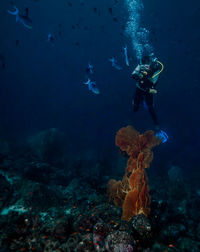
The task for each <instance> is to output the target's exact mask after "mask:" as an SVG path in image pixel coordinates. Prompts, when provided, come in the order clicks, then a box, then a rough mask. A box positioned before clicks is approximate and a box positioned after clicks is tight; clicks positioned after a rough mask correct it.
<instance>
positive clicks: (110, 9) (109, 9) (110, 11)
mask: <svg viewBox="0 0 200 252" xmlns="http://www.w3.org/2000/svg"><path fill="white" fill-rule="evenodd" d="M108 12H109V13H110V15H111V16H112V14H113V10H112V8H111V7H110V8H108Z"/></svg>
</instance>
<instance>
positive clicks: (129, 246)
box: [105, 231, 136, 252]
mask: <svg viewBox="0 0 200 252" xmlns="http://www.w3.org/2000/svg"><path fill="white" fill-rule="evenodd" d="M135 244H136V242H135V240H134V238H133V237H132V236H131V235H130V234H128V233H127V232H125V231H115V232H112V233H110V234H109V235H108V236H107V237H106V239H105V249H107V250H108V251H109V252H117V251H118V252H120V251H122V252H132V251H135Z"/></svg>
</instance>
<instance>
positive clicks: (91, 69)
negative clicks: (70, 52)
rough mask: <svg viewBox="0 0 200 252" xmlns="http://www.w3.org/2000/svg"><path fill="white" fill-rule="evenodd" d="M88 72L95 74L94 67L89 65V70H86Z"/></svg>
mask: <svg viewBox="0 0 200 252" xmlns="http://www.w3.org/2000/svg"><path fill="white" fill-rule="evenodd" d="M86 72H87V73H88V74H93V72H94V67H93V65H92V64H90V63H88V67H87V69H86Z"/></svg>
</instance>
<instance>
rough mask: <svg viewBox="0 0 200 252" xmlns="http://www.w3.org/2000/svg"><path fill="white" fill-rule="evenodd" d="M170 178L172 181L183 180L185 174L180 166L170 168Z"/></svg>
mask: <svg viewBox="0 0 200 252" xmlns="http://www.w3.org/2000/svg"><path fill="white" fill-rule="evenodd" d="M168 178H169V181H170V182H176V181H177V180H183V174H182V171H181V168H180V167H179V166H172V167H171V168H170V169H169V170H168Z"/></svg>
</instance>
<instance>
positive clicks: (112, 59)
mask: <svg viewBox="0 0 200 252" xmlns="http://www.w3.org/2000/svg"><path fill="white" fill-rule="evenodd" d="M109 61H110V62H111V64H112V67H114V68H115V69H117V70H121V69H122V68H121V67H120V66H119V65H118V64H117V61H116V59H115V58H114V57H112V58H110V59H109Z"/></svg>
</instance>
